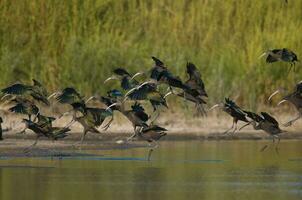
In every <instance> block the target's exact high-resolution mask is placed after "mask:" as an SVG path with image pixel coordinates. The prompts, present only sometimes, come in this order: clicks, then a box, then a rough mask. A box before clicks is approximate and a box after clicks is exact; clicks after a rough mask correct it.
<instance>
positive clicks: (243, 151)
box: [0, 140, 302, 200]
mask: <svg viewBox="0 0 302 200" xmlns="http://www.w3.org/2000/svg"><path fill="white" fill-rule="evenodd" d="M267 142H268V141H200V142H199V141H198V142H196V141H194V142H193V141H184V142H172V141H171V142H161V145H160V148H158V149H156V150H155V151H154V154H153V155H152V159H151V160H152V161H150V162H147V161H146V155H147V151H148V149H146V148H131V149H116V150H89V151H84V150H82V151H78V152H77V153H87V155H89V156H79V155H77V156H66V157H61V158H58V157H55V158H49V157H41V158H39V157H32V158H22V157H18V158H11V157H3V158H1V159H0V199H1V200H2V199H3V200H6V199H22V200H27V199H43V200H47V199H81V200H83V199H106V200H107V199H139V200H140V199H152V200H153V199H186V198H187V199H193V198H195V199H224V200H225V199H230V200H231V199H232V200H233V199H258V200H259V199H268V198H271V199H274V200H277V199H287V200H289V199H302V141H295V140H288V141H281V143H280V152H279V155H278V154H277V153H276V152H275V151H274V149H268V150H266V151H265V152H263V153H261V152H259V150H260V149H261V148H262V146H263V145H264V144H266V143H267ZM80 155H81V154H80ZM92 155H94V156H92Z"/></svg>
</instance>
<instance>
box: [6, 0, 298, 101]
mask: <svg viewBox="0 0 302 200" xmlns="http://www.w3.org/2000/svg"><path fill="white" fill-rule="evenodd" d="M301 17H302V1H289V3H288V4H286V3H285V2H284V1H283V0H265V1H264V0H254V1H252V0H236V1H233V0H227V1H221V0H177V1H174V0H129V1H127V0H65V1H63V0H45V1H40V0H22V1H16V0H1V1H0V69H1V75H0V77H1V79H0V86H4V85H7V84H9V83H12V82H15V81H17V80H20V81H25V82H29V81H30V79H31V78H34V77H39V78H38V79H39V80H41V81H42V82H44V83H45V84H46V85H47V87H48V88H49V89H51V90H55V89H57V88H60V87H64V86H68V85H74V86H75V87H77V88H78V89H79V90H80V91H81V92H83V93H87V94H88V93H90V94H91V93H101V92H103V91H104V90H105V89H107V88H108V87H109V86H110V84H109V85H106V87H105V86H104V85H103V81H104V80H105V77H107V76H108V75H109V74H110V71H111V70H112V69H113V68H115V67H118V66H123V67H126V68H128V69H129V71H132V72H135V71H138V70H145V69H146V68H148V67H150V66H152V65H153V63H152V60H151V59H150V56H152V55H154V56H157V57H159V58H160V59H162V60H163V61H164V62H166V64H167V65H168V66H169V67H170V69H171V70H172V71H173V72H175V73H176V74H179V75H180V76H181V77H183V78H185V64H186V62H187V61H192V62H193V63H195V64H196V65H197V66H198V67H199V68H200V69H201V71H202V73H203V78H204V80H205V82H206V86H207V90H208V93H209V95H210V101H211V102H217V101H218V100H221V99H222V98H223V97H224V96H229V95H230V96H231V97H233V98H235V99H237V100H238V101H239V102H241V103H245V104H246V105H247V107H255V104H256V103H258V102H259V101H260V102H264V99H265V98H266V97H267V96H268V94H269V93H271V92H272V91H273V90H274V89H276V88H277V87H278V86H284V87H287V88H292V87H293V85H294V84H295V83H296V82H297V81H298V80H300V79H301V77H300V75H299V74H301V70H299V71H298V73H290V74H289V75H287V71H288V69H289V68H288V67H289V65H288V64H284V63H278V64H273V65H267V64H265V62H264V59H258V57H259V55H261V54H262V53H263V52H264V51H265V50H267V49H269V48H282V47H287V48H289V49H292V50H293V51H295V52H296V53H297V54H298V56H299V55H302V52H301V47H302V37H301V33H302V20H301ZM300 66H301V63H298V68H299V67H300Z"/></svg>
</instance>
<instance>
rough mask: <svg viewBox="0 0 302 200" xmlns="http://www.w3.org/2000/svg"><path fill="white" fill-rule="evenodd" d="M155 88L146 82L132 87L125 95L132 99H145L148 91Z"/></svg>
mask: <svg viewBox="0 0 302 200" xmlns="http://www.w3.org/2000/svg"><path fill="white" fill-rule="evenodd" d="M154 90H155V88H154V86H153V85H152V84H150V83H147V84H143V85H141V86H138V87H136V88H133V89H132V90H131V91H129V92H128V93H127V95H126V96H127V97H129V98H130V99H132V100H144V99H147V95H148V93H149V92H151V91H154Z"/></svg>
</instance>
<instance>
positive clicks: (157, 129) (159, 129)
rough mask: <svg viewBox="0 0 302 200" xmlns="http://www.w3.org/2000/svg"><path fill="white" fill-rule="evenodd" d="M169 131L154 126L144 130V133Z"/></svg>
mask: <svg viewBox="0 0 302 200" xmlns="http://www.w3.org/2000/svg"><path fill="white" fill-rule="evenodd" d="M151 130H152V131H168V130H167V129H165V128H163V127H160V126H157V125H153V126H149V127H147V128H144V129H143V133H144V132H148V131H151Z"/></svg>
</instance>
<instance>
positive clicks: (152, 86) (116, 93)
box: [0, 48, 302, 160]
mask: <svg viewBox="0 0 302 200" xmlns="http://www.w3.org/2000/svg"><path fill="white" fill-rule="evenodd" d="M264 55H266V56H267V58H266V62H267V63H272V62H277V61H283V62H288V63H290V64H291V66H294V65H295V62H297V61H298V59H297V56H296V54H295V53H294V52H292V51H290V50H288V49H285V48H284V49H274V50H269V51H267V52H265V53H264ZM152 59H153V61H154V66H153V67H152V68H151V69H150V70H148V71H142V72H138V73H136V74H131V73H129V72H128V71H127V70H126V69H123V68H117V69H114V70H113V75H112V76H111V77H109V78H108V79H106V80H105V83H107V82H108V81H110V80H118V81H119V83H120V88H121V89H120V90H118V89H112V90H109V91H107V93H106V95H103V96H92V97H89V98H85V97H84V96H83V95H81V94H80V93H79V92H78V91H77V90H76V89H75V88H73V87H67V88H65V89H63V90H61V91H58V92H55V93H53V94H51V95H49V93H48V91H47V90H46V89H45V87H44V86H43V85H42V84H41V83H40V82H38V81H37V80H33V84H32V85H26V84H22V83H15V84H13V85H10V86H8V87H6V88H4V89H2V90H1V92H2V98H1V100H2V102H6V103H7V104H8V105H9V106H10V107H9V109H8V110H9V111H10V112H12V113H17V114H22V115H27V116H28V118H24V119H23V120H22V122H23V123H24V124H25V127H26V128H25V129H24V130H23V131H22V132H23V133H25V130H26V129H30V130H31V131H33V132H34V133H35V134H36V140H35V142H34V144H32V145H31V146H30V147H29V148H31V147H33V146H35V145H36V144H37V142H38V139H39V138H40V137H47V138H49V139H51V140H58V139H63V138H65V137H66V136H68V135H69V132H70V130H71V129H70V126H72V125H73V124H74V123H75V122H77V123H79V124H81V125H82V127H83V135H82V138H81V141H80V143H83V141H84V139H85V136H86V134H87V133H88V132H91V133H100V131H99V129H98V128H99V127H101V126H102V129H103V130H107V129H108V128H109V127H110V125H111V123H112V121H113V120H114V113H115V112H120V113H122V114H123V115H124V116H125V117H126V118H127V119H128V120H129V121H130V122H131V123H132V126H133V130H134V132H133V134H132V135H131V136H130V137H128V138H125V140H119V141H117V142H118V143H122V142H128V141H132V140H133V139H134V138H139V139H142V140H145V141H147V142H149V144H151V143H154V145H150V147H151V148H150V150H149V153H148V160H150V157H151V153H152V151H153V150H154V148H156V147H157V146H158V145H157V141H158V140H159V139H160V138H161V137H163V136H165V135H166V134H167V129H165V128H164V127H161V126H159V125H156V119H157V118H158V116H159V115H160V112H161V110H162V109H168V104H167V101H166V99H167V97H168V96H169V95H174V96H176V97H179V98H181V99H183V100H184V101H185V102H187V101H189V102H191V103H194V104H195V106H196V111H197V113H196V115H201V116H206V113H207V112H208V111H210V110H212V109H214V108H216V107H218V108H222V110H223V111H225V112H226V113H227V114H229V115H230V116H231V117H232V118H233V125H232V127H231V128H230V129H228V130H227V131H226V132H225V133H228V132H231V131H232V132H231V133H234V132H235V131H236V130H237V122H238V121H243V122H245V123H246V124H245V125H244V126H243V127H241V128H240V129H242V128H244V127H245V126H248V125H252V126H253V127H254V128H255V129H256V130H263V131H265V132H267V133H268V134H270V135H271V136H272V137H273V141H274V142H275V139H277V140H278V143H279V141H280V138H279V134H280V133H282V132H284V131H283V130H281V129H280V127H279V123H278V122H277V120H276V119H275V118H274V117H272V116H271V115H270V114H268V113H266V112H261V114H260V115H259V114H257V113H254V112H251V111H247V110H244V109H242V108H241V107H239V106H238V105H237V104H236V103H235V102H234V101H233V100H231V99H229V98H225V101H224V102H222V103H219V104H217V105H214V106H213V107H212V108H210V109H209V110H208V111H206V109H205V104H206V103H207V101H206V100H207V98H208V94H207V92H206V89H205V85H204V82H203V80H202V78H201V73H200V71H199V70H198V69H197V68H196V66H195V65H194V64H193V63H187V66H186V72H187V74H188V79H187V80H186V81H182V80H181V79H180V78H179V77H178V76H176V75H174V74H173V73H172V72H171V71H170V70H169V69H168V68H167V66H166V65H165V64H164V63H163V62H162V61H161V60H159V59H158V58H155V57H152ZM138 76H144V77H145V78H140V79H143V80H144V81H138V80H137V79H138V78H137V77H138ZM280 92H282V91H281V90H279V91H276V92H274V93H273V94H272V95H271V96H270V97H269V99H271V98H272V97H273V96H274V95H276V94H277V93H280ZM91 101H98V102H100V103H101V104H103V105H104V106H102V108H100V107H95V106H94V107H92V106H89V102H91ZM142 101H147V102H148V103H150V106H152V109H153V111H152V113H151V114H150V115H149V114H148V113H147V112H146V110H145V108H144V107H143V105H142V104H141V103H142ZM284 101H289V102H291V103H292V104H293V105H294V106H295V107H296V108H297V110H298V111H299V116H298V117H296V118H295V119H293V120H291V121H289V122H288V123H286V124H285V126H290V125H292V124H293V122H294V121H296V120H298V119H299V118H301V117H302V83H299V84H297V86H296V88H295V90H294V92H292V93H290V94H288V95H286V96H284V97H283V99H282V101H281V102H280V103H279V104H281V103H283V102H284ZM53 102H55V103H57V104H65V105H67V106H69V108H70V110H69V111H68V112H65V113H62V114H61V115H60V116H58V117H57V118H55V117H53V116H45V115H43V113H41V107H42V106H46V107H49V106H51V105H52V103H53ZM64 115H71V116H72V120H71V122H69V123H68V124H67V125H66V126H65V127H54V126H53V125H52V123H53V121H54V120H57V119H60V118H61V117H62V116H64ZM2 122H3V121H2V118H1V119H0V125H1V123H2ZM0 128H1V127H0ZM0 139H2V129H1V132H0ZM278 143H277V145H276V150H277V146H278ZM267 147H268V145H266V146H264V147H263V148H262V151H264V150H265V149H266V148H267ZM29 148H28V149H29Z"/></svg>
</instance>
